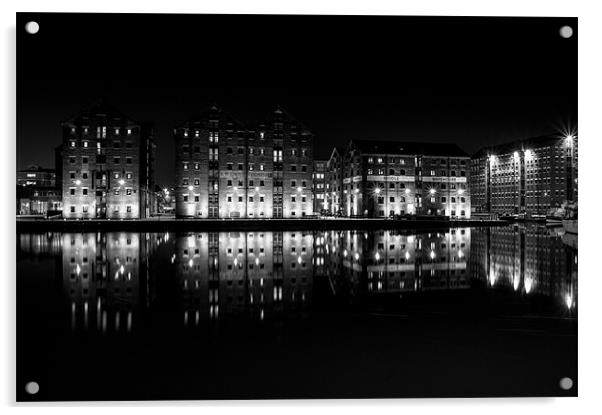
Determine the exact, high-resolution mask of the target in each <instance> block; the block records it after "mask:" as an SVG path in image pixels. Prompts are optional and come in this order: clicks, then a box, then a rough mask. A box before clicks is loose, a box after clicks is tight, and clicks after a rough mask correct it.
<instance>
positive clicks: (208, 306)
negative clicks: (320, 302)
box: [175, 232, 314, 326]
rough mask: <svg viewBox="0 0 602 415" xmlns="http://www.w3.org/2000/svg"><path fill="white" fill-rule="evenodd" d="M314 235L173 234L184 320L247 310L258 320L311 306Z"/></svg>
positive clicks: (298, 312)
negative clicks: (174, 236) (174, 235)
mask: <svg viewBox="0 0 602 415" xmlns="http://www.w3.org/2000/svg"><path fill="white" fill-rule="evenodd" d="M313 242H314V235H313V234H312V233H306V232H248V233H243V232H223V233H195V234H185V235H177V236H176V261H175V262H176V276H177V279H178V281H179V285H180V288H181V293H182V300H183V301H182V308H183V319H184V324H185V325H187V326H188V325H199V323H200V322H201V321H206V320H218V319H224V318H228V317H233V316H238V315H241V314H246V315H248V316H249V317H251V318H254V319H257V320H259V321H262V320H265V319H268V318H271V317H273V316H280V317H283V316H284V314H286V318H290V317H294V316H296V315H297V316H298V315H304V314H306V313H307V312H308V311H309V304H310V295H311V292H312V280H313V276H314V267H313V261H312V258H313V251H314V248H313Z"/></svg>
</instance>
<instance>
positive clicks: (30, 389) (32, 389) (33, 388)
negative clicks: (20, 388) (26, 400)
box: [25, 382, 40, 395]
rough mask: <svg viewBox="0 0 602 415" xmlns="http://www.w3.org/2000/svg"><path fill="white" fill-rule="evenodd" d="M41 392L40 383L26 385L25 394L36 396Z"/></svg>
mask: <svg viewBox="0 0 602 415" xmlns="http://www.w3.org/2000/svg"><path fill="white" fill-rule="evenodd" d="M39 391H40V385H38V382H27V384H26V385H25V392H27V393H28V394H30V395H35V394H36V393H38V392H39Z"/></svg>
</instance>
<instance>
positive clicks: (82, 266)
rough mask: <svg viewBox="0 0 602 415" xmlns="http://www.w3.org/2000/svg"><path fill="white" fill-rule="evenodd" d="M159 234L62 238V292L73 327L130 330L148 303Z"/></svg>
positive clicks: (110, 234)
mask: <svg viewBox="0 0 602 415" xmlns="http://www.w3.org/2000/svg"><path fill="white" fill-rule="evenodd" d="M157 237H158V236H157V235H156V234H148V233H132V232H116V233H101V232H98V233H78V234H64V235H62V262H63V273H62V276H63V290H64V295H65V297H66V298H67V299H68V300H69V307H70V315H71V327H72V329H73V330H77V329H80V328H82V329H85V330H88V329H93V330H96V331H100V332H102V333H106V332H107V331H111V332H122V331H124V332H130V331H131V330H132V327H133V325H134V324H135V321H136V320H137V318H138V317H139V315H140V313H141V308H142V307H144V306H145V305H147V302H146V299H147V298H148V296H149V284H148V282H149V281H150V280H151V279H150V275H149V273H150V267H149V257H150V254H152V252H153V251H154V249H155V246H156V243H155V241H156V239H157Z"/></svg>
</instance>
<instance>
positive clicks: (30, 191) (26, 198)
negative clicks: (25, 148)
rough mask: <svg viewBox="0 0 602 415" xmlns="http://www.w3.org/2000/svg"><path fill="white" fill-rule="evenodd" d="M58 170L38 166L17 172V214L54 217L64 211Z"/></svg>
mask: <svg viewBox="0 0 602 415" xmlns="http://www.w3.org/2000/svg"><path fill="white" fill-rule="evenodd" d="M62 204H63V202H62V192H61V189H60V188H59V187H58V186H57V180H56V170H54V169H47V168H42V167H40V166H37V165H31V166H28V167H27V168H26V169H24V170H19V171H17V214H18V215H52V214H60V211H61V210H62Z"/></svg>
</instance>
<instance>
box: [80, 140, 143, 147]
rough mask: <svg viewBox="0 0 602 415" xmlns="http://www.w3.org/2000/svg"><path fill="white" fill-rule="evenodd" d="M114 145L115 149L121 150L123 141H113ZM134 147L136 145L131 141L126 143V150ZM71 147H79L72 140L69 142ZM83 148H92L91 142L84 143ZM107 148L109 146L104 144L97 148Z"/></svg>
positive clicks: (98, 144) (97, 145)
mask: <svg viewBox="0 0 602 415" xmlns="http://www.w3.org/2000/svg"><path fill="white" fill-rule="evenodd" d="M112 144H113V145H112V147H113V148H121V145H122V141H113V143H112ZM133 145H134V143H133V142H131V141H126V142H125V148H132V147H133ZM69 147H71V148H76V147H77V141H75V140H70V141H69ZM82 147H83V148H89V147H90V142H89V141H82ZM106 147H107V146H106V144H105V143H104V142H102V143H101V142H98V143H96V148H106Z"/></svg>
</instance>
